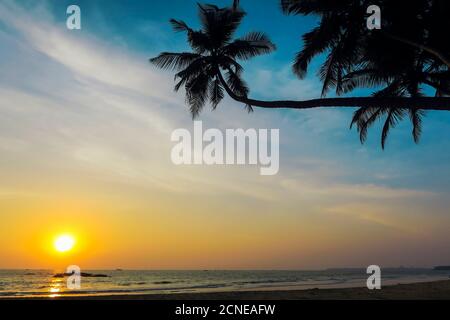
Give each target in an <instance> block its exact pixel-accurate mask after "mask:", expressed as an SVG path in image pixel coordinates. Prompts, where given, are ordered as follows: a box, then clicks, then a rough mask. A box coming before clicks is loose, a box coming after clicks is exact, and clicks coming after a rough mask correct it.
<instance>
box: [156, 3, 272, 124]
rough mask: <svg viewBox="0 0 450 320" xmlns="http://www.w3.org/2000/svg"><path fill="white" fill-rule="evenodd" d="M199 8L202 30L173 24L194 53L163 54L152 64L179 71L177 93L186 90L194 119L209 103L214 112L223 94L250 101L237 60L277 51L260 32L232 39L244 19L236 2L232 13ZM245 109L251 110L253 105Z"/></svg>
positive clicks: (182, 23) (214, 7)
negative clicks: (226, 92)
mask: <svg viewBox="0 0 450 320" xmlns="http://www.w3.org/2000/svg"><path fill="white" fill-rule="evenodd" d="M198 6H199V11H200V20H201V23H202V29H201V30H198V31H197V30H193V29H191V28H190V27H189V26H188V25H187V24H186V23H185V22H183V21H180V20H175V19H172V20H170V22H171V24H172V26H173V28H174V30H175V31H181V32H186V33H187V37H188V41H189V44H190V46H191V47H192V50H193V52H183V53H170V52H163V53H161V54H160V55H159V56H158V57H156V58H153V59H151V60H150V61H151V62H152V63H154V64H155V65H156V66H158V67H160V68H163V69H173V70H176V71H177V73H176V75H175V79H176V81H177V83H176V85H175V91H178V90H179V89H180V88H181V87H182V86H184V88H185V91H186V101H187V103H188V104H189V106H190V111H191V113H192V116H193V117H196V116H198V115H199V113H200V111H201V110H202V109H203V107H204V105H205V104H206V102H208V101H209V102H210V103H211V106H212V108H213V109H215V108H216V107H217V105H218V104H219V103H220V102H221V101H222V99H223V98H224V90H226V91H228V92H229V93H232V94H233V95H234V94H235V95H237V96H239V97H242V98H243V99H247V94H248V91H249V90H248V87H247V85H246V83H245V82H244V80H243V79H242V71H243V68H242V66H241V65H240V64H239V63H238V62H237V59H240V60H247V59H250V58H253V57H256V56H258V55H262V54H266V53H270V52H272V51H273V50H275V45H274V44H273V43H272V42H271V41H270V40H269V38H268V37H267V36H266V35H265V34H264V33H261V32H250V33H249V34H247V35H245V36H243V37H242V38H238V39H233V36H234V33H235V32H236V29H237V28H238V27H239V24H240V23H241V21H242V19H243V18H244V16H245V13H244V12H243V11H242V10H240V9H239V8H238V6H237V5H236V2H235V3H234V5H233V8H232V9H231V8H224V9H220V8H218V7H216V6H213V5H201V4H199V5H198ZM222 72H224V74H225V77H224V76H223V75H222ZM246 106H247V108H248V110H251V105H250V104H246Z"/></svg>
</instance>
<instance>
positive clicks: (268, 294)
mask: <svg viewBox="0 0 450 320" xmlns="http://www.w3.org/2000/svg"><path fill="white" fill-rule="evenodd" d="M31 299H63V300H67V299H68V300H73V299H81V300H411V299H413V300H431V299H433V300H435V299H436V300H450V280H445V281H434V282H422V283H413V284H399V285H391V286H385V287H384V288H382V289H381V290H373V291H371V290H368V289H367V288H338V289H309V290H271V291H269V290H267V291H265V290H261V291H240V292H210V293H183V294H135V295H110V296H77V297H75V296H71V297H57V298H49V297H46V298H44V297H39V298H31Z"/></svg>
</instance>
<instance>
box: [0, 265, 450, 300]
mask: <svg viewBox="0 0 450 320" xmlns="http://www.w3.org/2000/svg"><path fill="white" fill-rule="evenodd" d="M83 271H84V272H89V273H96V274H105V275H108V276H109V277H107V278H87V277H83V278H82V282H81V290H79V291H70V290H69V289H67V288H66V281H67V280H66V279H65V278H54V277H53V275H54V272H53V271H51V270H0V297H8V296H14V297H22V296H53V297H57V296H63V295H111V294H152V293H153V294H158V293H159V294H161V293H169V294H170V293H186V292H210V291H229V290H259V289H270V288H272V289H280V288H295V289H302V288H304V289H310V288H331V287H355V286H361V287H362V286H365V284H366V279H367V275H366V273H365V270H363V269H345V270H324V271H126V270H124V271H111V270H95V271H88V270H83ZM449 275H450V271H433V270H431V269H404V268H401V269H383V271H382V284H384V285H387V284H396V283H411V282H421V281H434V280H442V279H449Z"/></svg>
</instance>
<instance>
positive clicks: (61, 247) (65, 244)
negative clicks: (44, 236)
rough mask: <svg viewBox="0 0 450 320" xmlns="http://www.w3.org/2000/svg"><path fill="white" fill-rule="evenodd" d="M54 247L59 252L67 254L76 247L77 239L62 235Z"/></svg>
mask: <svg viewBox="0 0 450 320" xmlns="http://www.w3.org/2000/svg"><path fill="white" fill-rule="evenodd" d="M54 245H55V249H56V250H57V251H59V252H67V251H70V250H71V249H72V248H73V246H74V245H75V239H74V238H73V237H72V236H70V235H62V236H59V237H58V238H56V240H55V243H54Z"/></svg>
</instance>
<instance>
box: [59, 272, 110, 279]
mask: <svg viewBox="0 0 450 320" xmlns="http://www.w3.org/2000/svg"><path fill="white" fill-rule="evenodd" d="M71 275H73V273H57V274H55V275H53V278H64V277H70V276H71ZM80 275H81V276H82V277H86V278H108V277H109V276H108V275H106V274H94V273H86V272H82V273H81V274H80Z"/></svg>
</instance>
